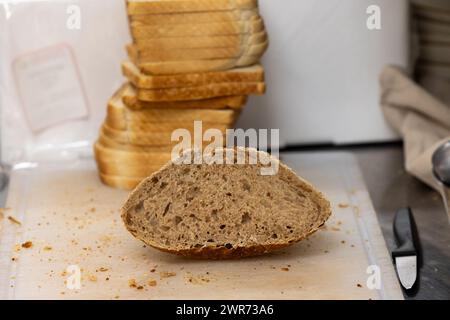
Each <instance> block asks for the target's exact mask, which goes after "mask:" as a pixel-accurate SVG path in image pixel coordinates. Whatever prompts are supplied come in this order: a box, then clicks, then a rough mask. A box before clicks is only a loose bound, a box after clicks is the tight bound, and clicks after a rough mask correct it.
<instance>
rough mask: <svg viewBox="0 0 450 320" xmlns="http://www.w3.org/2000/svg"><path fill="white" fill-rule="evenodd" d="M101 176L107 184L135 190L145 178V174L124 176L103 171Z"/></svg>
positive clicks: (117, 187)
mask: <svg viewBox="0 0 450 320" xmlns="http://www.w3.org/2000/svg"><path fill="white" fill-rule="evenodd" d="M99 176H100V180H101V181H102V182H103V183H104V184H105V185H107V186H110V187H112V188H116V189H123V190H133V189H134V188H135V187H136V186H137V185H138V184H139V183H140V182H141V181H142V180H144V179H145V176H143V177H135V178H130V177H123V176H112V175H108V174H105V173H102V172H100V173H99Z"/></svg>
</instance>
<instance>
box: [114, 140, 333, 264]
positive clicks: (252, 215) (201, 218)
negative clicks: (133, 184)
mask: <svg viewBox="0 0 450 320" xmlns="http://www.w3.org/2000/svg"><path fill="white" fill-rule="evenodd" d="M238 150H241V149H239V148H238V149H235V150H232V151H230V152H233V154H234V155H236V154H237V152H238ZM216 152H217V150H216ZM245 152H246V155H247V156H251V155H252V154H254V155H257V157H259V159H261V158H263V159H265V161H260V162H258V164H256V165H251V164H248V162H247V164H246V165H240V164H233V165H217V164H212V165H207V164H201V165H187V164H180V163H182V162H183V157H182V158H181V160H178V161H176V162H175V164H174V163H169V164H167V165H166V166H164V167H163V168H162V169H161V170H159V171H158V172H156V173H154V174H153V175H151V176H150V177H149V178H147V179H145V180H144V181H143V182H141V183H140V185H139V186H138V187H137V188H136V189H135V190H134V191H133V192H132V193H131V195H130V197H129V198H128V200H127V201H126V203H125V204H124V206H123V208H122V219H123V221H124V223H125V226H126V228H127V229H128V230H129V231H130V232H131V233H132V234H133V235H134V236H135V237H136V238H138V239H140V240H142V241H143V242H144V243H146V244H147V245H149V246H151V247H154V248H156V249H159V250H162V251H165V252H169V253H173V254H177V255H182V256H187V257H193V258H203V259H229V258H242V257H248V256H255V255H260V254H264V253H267V252H270V251H273V250H276V249H280V248H283V247H287V246H290V245H292V244H293V243H295V242H298V241H300V240H302V239H304V238H306V237H307V236H309V235H310V234H312V233H314V232H315V231H317V230H318V229H319V228H320V227H321V226H322V225H323V224H324V223H325V221H326V220H327V219H328V218H329V216H330V215H331V207H330V203H329V202H328V200H326V199H325V197H324V196H323V195H322V194H321V193H320V192H319V191H317V190H316V189H314V187H313V186H312V185H311V184H309V183H308V182H306V181H305V180H303V179H301V178H299V177H298V176H297V175H296V174H295V173H294V172H293V171H292V170H291V169H289V168H288V167H287V166H285V165H283V164H281V163H278V162H277V163H278V164H279V171H278V174H276V175H273V176H262V175H261V168H262V167H264V165H263V164H262V163H267V159H270V160H271V161H278V160H276V159H274V158H270V156H269V155H267V154H266V153H263V152H257V151H256V150H252V149H246V150H245Z"/></svg>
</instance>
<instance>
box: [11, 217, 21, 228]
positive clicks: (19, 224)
mask: <svg viewBox="0 0 450 320" xmlns="http://www.w3.org/2000/svg"><path fill="white" fill-rule="evenodd" d="M8 220H9V221H10V222H11V223H13V224H17V225H18V226H21V225H22V222H20V221H19V220H17V219H16V218H14V217H13V216H8Z"/></svg>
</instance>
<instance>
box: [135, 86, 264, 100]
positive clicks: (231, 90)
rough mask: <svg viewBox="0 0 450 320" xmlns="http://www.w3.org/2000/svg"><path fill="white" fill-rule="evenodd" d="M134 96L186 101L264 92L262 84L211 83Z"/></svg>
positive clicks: (141, 98) (137, 91)
mask: <svg viewBox="0 0 450 320" xmlns="http://www.w3.org/2000/svg"><path fill="white" fill-rule="evenodd" d="M135 90H136V96H137V98H138V99H139V100H141V101H180V100H181V101H187V100H202V99H210V98H216V97H226V96H243V95H251V94H255V95H262V94H264V93H265V91H266V85H265V83H264V82H228V83H227V82H226V83H212V84H206V85H201V86H195V87H183V88H165V89H139V88H135Z"/></svg>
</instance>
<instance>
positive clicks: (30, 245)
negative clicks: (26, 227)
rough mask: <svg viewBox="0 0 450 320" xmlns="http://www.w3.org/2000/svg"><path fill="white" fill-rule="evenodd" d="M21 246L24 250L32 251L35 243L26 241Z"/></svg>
mask: <svg viewBox="0 0 450 320" xmlns="http://www.w3.org/2000/svg"><path fill="white" fill-rule="evenodd" d="M21 246H22V248H25V249H30V248H31V247H33V242H31V241H26V242H24V243H22V245H21Z"/></svg>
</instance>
